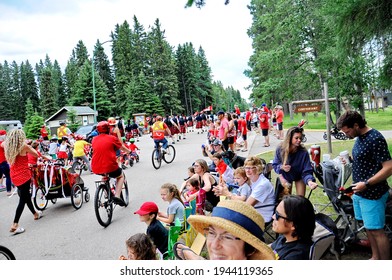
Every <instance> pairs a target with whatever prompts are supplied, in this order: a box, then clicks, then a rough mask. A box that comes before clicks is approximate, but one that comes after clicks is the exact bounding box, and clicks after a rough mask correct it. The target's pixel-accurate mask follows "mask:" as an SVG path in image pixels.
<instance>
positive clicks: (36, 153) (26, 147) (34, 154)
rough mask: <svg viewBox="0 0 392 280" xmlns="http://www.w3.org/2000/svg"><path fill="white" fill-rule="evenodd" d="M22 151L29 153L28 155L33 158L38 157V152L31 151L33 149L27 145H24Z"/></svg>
mask: <svg viewBox="0 0 392 280" xmlns="http://www.w3.org/2000/svg"><path fill="white" fill-rule="evenodd" d="M23 149H24V150H25V151H26V153H29V154H31V155H33V156H34V157H38V156H39V155H38V152H37V151H36V150H35V149H33V147H31V146H29V145H27V144H24V147H23Z"/></svg>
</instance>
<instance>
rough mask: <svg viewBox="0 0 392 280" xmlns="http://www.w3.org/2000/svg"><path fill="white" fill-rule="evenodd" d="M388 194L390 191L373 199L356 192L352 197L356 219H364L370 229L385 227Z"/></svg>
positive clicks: (365, 224)
mask: <svg viewBox="0 0 392 280" xmlns="http://www.w3.org/2000/svg"><path fill="white" fill-rule="evenodd" d="M388 196H389V192H386V193H385V194H384V195H383V196H382V197H381V198H379V199H377V200H371V199H366V198H363V197H361V196H359V195H356V194H354V195H353V196H352V199H353V206H354V214H355V219H356V220H360V221H361V220H363V224H364V226H365V228H366V229H368V230H378V229H383V228H384V225H385V208H386V205H387V199H388Z"/></svg>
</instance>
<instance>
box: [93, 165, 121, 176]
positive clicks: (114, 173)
mask: <svg viewBox="0 0 392 280" xmlns="http://www.w3.org/2000/svg"><path fill="white" fill-rule="evenodd" d="M122 173H123V171H122V169H121V167H119V168H118V169H116V170H114V171H112V172H109V173H108V176H109V177H110V178H118V177H120V176H121V175H122ZM98 175H102V176H103V175H105V174H98Z"/></svg>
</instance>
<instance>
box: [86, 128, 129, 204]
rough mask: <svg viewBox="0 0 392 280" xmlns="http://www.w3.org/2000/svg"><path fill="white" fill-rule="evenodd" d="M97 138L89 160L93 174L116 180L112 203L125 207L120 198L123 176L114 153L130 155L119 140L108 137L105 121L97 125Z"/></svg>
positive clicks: (111, 136)
mask: <svg viewBox="0 0 392 280" xmlns="http://www.w3.org/2000/svg"><path fill="white" fill-rule="evenodd" d="M97 131H98V133H99V135H98V136H96V137H94V139H93V142H92V146H93V151H94V153H93V158H92V160H91V168H92V170H93V172H94V173H95V174H98V175H102V174H108V176H109V177H111V178H116V194H115V196H114V197H113V202H114V203H116V204H119V205H120V206H125V203H124V201H123V200H122V199H121V198H120V195H121V190H122V185H123V184H124V175H123V171H122V169H121V167H119V166H118V162H117V156H116V152H117V150H122V151H124V152H127V153H130V152H131V151H130V150H129V149H128V148H126V147H125V146H124V145H123V144H122V143H121V142H120V140H119V139H118V138H117V137H115V136H113V135H109V132H110V127H109V123H108V122H106V121H102V122H99V123H98V124H97Z"/></svg>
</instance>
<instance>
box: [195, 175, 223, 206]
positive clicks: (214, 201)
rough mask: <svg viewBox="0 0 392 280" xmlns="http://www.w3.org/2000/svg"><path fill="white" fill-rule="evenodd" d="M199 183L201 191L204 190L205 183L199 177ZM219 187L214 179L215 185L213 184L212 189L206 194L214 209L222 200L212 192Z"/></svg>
mask: <svg viewBox="0 0 392 280" xmlns="http://www.w3.org/2000/svg"><path fill="white" fill-rule="evenodd" d="M210 176H211V175H210ZM199 182H200V189H202V188H203V187H204V181H203V180H202V177H201V176H199ZM217 185H218V183H217V181H216V180H215V179H214V183H213V184H211V189H210V190H209V191H208V192H206V200H208V201H209V202H210V203H211V204H212V206H214V207H215V206H216V205H217V204H218V202H219V200H220V198H219V196H216V195H215V193H214V192H213V190H212V189H213V188H214V187H215V186H217Z"/></svg>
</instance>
